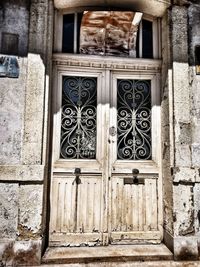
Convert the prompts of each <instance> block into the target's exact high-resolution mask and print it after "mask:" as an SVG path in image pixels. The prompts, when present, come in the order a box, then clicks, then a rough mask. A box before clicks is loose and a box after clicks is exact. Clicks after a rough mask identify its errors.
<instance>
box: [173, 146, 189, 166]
mask: <svg viewBox="0 0 200 267" xmlns="http://www.w3.org/2000/svg"><path fill="white" fill-rule="evenodd" d="M175 162H176V167H191V149H190V146H189V145H181V144H179V143H177V144H175Z"/></svg>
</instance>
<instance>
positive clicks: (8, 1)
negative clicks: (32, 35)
mask: <svg viewBox="0 0 200 267" xmlns="http://www.w3.org/2000/svg"><path fill="white" fill-rule="evenodd" d="M29 2H30V1H26V0H20V1H14V0H4V1H2V3H0V25H1V27H0V53H2V54H6V55H15V56H20V57H25V56H27V52H28V35H29V11H30V3H29Z"/></svg>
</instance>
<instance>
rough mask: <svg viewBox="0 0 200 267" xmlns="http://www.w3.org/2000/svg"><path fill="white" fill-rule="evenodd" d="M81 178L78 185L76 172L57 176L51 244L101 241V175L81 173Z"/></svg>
mask: <svg viewBox="0 0 200 267" xmlns="http://www.w3.org/2000/svg"><path fill="white" fill-rule="evenodd" d="M79 179H80V183H79V184H78V185H77V184H76V179H75V177H74V176H72V177H54V180H53V183H52V202H51V213H52V214H51V218H52V220H51V226H50V234H51V238H50V244H51V245H56V244H58V245H60V244H61V243H62V244H65V245H68V244H69V245H72V246H73V245H81V244H83V243H85V244H86V243H87V244H88V243H89V244H90V245H91V244H92V243H93V244H99V243H101V236H102V234H101V232H102V230H101V229H102V225H101V218H102V216H101V213H102V177H101V176H96V177H93V176H80V177H79ZM73 236H74V239H73ZM60 242H61V243H60Z"/></svg>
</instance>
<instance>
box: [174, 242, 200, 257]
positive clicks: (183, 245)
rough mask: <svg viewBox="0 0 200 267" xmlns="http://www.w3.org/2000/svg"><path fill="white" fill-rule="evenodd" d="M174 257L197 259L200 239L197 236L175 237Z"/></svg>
mask: <svg viewBox="0 0 200 267" xmlns="http://www.w3.org/2000/svg"><path fill="white" fill-rule="evenodd" d="M174 259H175V260H182V261H184V260H197V259H198V240H197V238H196V237H176V238H174Z"/></svg>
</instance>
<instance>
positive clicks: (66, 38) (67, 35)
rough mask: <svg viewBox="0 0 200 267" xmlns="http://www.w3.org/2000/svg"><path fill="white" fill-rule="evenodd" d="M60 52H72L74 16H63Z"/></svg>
mask: <svg viewBox="0 0 200 267" xmlns="http://www.w3.org/2000/svg"><path fill="white" fill-rule="evenodd" d="M62 52H64V53H73V52H74V14H67V15H64V16H63V43H62Z"/></svg>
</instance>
